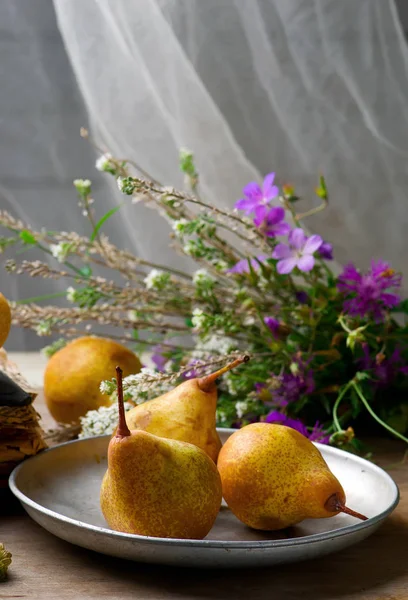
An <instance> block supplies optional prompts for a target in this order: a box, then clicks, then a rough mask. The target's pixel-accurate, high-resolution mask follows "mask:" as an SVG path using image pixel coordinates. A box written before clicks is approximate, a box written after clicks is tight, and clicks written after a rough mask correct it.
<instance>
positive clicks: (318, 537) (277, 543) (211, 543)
mask: <svg viewBox="0 0 408 600" xmlns="http://www.w3.org/2000/svg"><path fill="white" fill-rule="evenodd" d="M217 431H218V433H229V434H232V433H234V432H235V431H238V430H237V429H229V428H217ZM101 438H110V435H109V434H108V435H107V434H103V435H98V436H92V437H88V438H82V439H77V440H71V441H69V442H63V443H62V444H57V445H56V446H53V447H52V448H47V449H46V450H43V451H42V452H40V453H39V454H37V455H35V456H32V457H30V458H28V459H26V460H24V461H23V462H21V463H20V464H19V465H17V467H15V468H14V469H13V471H12V472H11V474H10V478H9V488H10V490H11V492H12V493H13V494H14V496H15V497H16V498H17V499H18V500H19V501H20V502H21V503H22V504H23V505H26V506H28V507H30V508H31V509H33V510H34V511H36V512H38V513H41V514H44V515H46V516H48V517H51V518H52V519H53V520H56V521H62V522H64V523H66V524H68V525H70V526H74V527H77V528H82V529H87V530H90V531H92V532H94V533H96V534H101V535H104V536H108V537H110V538H114V539H115V538H116V539H118V540H127V541H130V542H138V543H143V544H147V545H152V544H160V545H162V546H174V547H187V548H197V549H205V548H218V549H225V548H227V549H231V550H233V549H234V550H239V549H243V550H244V549H245V550H247V549H258V550H259V549H268V548H285V547H290V546H301V545H304V544H314V543H318V542H322V541H326V540H328V539H333V538H338V537H342V536H345V535H348V534H352V533H356V532H358V531H361V530H363V529H368V528H371V527H373V526H375V525H377V524H379V523H381V522H382V521H383V520H384V519H386V518H387V517H388V516H389V515H390V514H391V513H392V512H393V511H394V510H395V508H396V507H397V506H398V503H399V501H400V490H399V487H398V485H397V484H396V483H395V481H394V480H393V479H392V477H391V476H390V475H389V474H388V473H387V472H386V471H385V470H384V469H382V468H381V467H379V466H378V465H376V464H374V463H371V462H370V461H368V460H366V459H365V458H362V457H360V456H357V455H355V454H351V453H350V452H346V451H345V450H341V449H340V448H334V447H333V446H328V445H326V444H319V443H317V442H313V443H314V445H315V446H316V447H317V448H318V449H319V450H320V451H322V450H323V451H324V452H325V453H328V454H333V455H341V456H344V455H346V456H347V457H351V458H352V460H353V461H355V462H357V463H360V464H361V465H362V466H364V465H368V466H369V467H370V469H374V471H377V472H378V473H380V474H381V476H382V477H385V479H388V482H389V483H390V487H391V488H393V491H394V497H393V500H392V502H391V503H390V505H389V507H388V508H386V509H385V510H383V511H382V512H381V513H379V514H378V515H376V516H375V517H369V518H368V519H367V521H360V522H357V523H355V524H352V525H346V526H345V527H339V528H338V529H333V530H331V531H325V532H321V533H313V534H311V535H306V536H303V537H300V538H289V539H283V540H256V541H250V540H247V541H245V540H206V539H203V540H193V539H181V538H161V537H153V536H143V535H138V534H134V533H124V532H121V531H115V530H113V529H108V528H105V527H100V526H98V525H92V524H90V523H87V522H85V521H80V520H78V519H73V518H71V517H67V516H65V515H63V514H61V513H58V512H56V511H53V510H51V509H49V508H46V507H44V506H42V505H41V504H38V503H37V502H35V501H34V500H32V499H31V498H29V497H28V496H26V495H25V494H24V493H23V492H22V491H21V490H20V489H19V488H18V486H17V483H16V478H17V477H18V474H19V472H20V471H21V470H22V469H24V468H27V464H29V463H30V461H36V460H41V456H42V455H43V454H46V453H49V452H54V451H55V450H57V449H59V448H61V447H63V446H68V445H71V444H80V443H86V442H88V441H89V440H90V439H101ZM30 516H31V515H30ZM31 518H32V517H31ZM328 518H329V517H328ZM54 535H55V534H54Z"/></svg>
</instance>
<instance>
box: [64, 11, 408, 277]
mask: <svg viewBox="0 0 408 600" xmlns="http://www.w3.org/2000/svg"><path fill="white" fill-rule="evenodd" d="M54 3H55V7H56V11H57V17H58V22H59V26H60V29H61V32H62V35H63V38H64V40H65V44H66V48H67V50H68V54H69V56H70V59H71V62H72V65H73V68H74V71H75V73H76V76H77V79H78V82H79V86H80V89H81V90H82V93H83V96H84V98H85V102H86V105H87V108H88V111H89V114H90V115H91V117H92V121H93V128H94V130H95V131H97V133H98V137H99V138H100V139H102V140H103V141H104V142H105V143H106V144H107V145H108V146H109V147H110V148H111V149H112V150H113V152H120V153H121V154H122V155H123V154H124V155H127V156H129V157H131V158H133V159H135V160H136V162H138V163H139V164H140V165H141V166H143V167H144V168H145V169H147V170H148V171H149V172H151V173H152V174H153V175H154V176H155V177H157V178H158V179H160V180H161V181H164V182H165V183H171V184H175V185H180V184H181V177H180V175H179V174H178V171H177V168H178V167H177V162H178V161H177V156H178V149H179V148H180V147H181V146H187V147H188V148H190V149H192V150H193V151H194V152H195V154H196V158H197V164H198V167H199V171H200V173H201V182H202V190H203V193H204V194H205V195H206V196H207V197H208V198H210V199H211V200H212V201H214V202H216V203H218V204H220V205H229V206H231V205H232V204H233V202H234V201H235V200H236V199H237V198H238V197H239V196H240V191H241V188H242V186H243V185H244V184H245V183H247V182H248V181H249V180H251V179H253V178H256V177H260V174H264V173H267V172H269V171H272V170H274V171H276V172H277V174H278V176H279V179H280V181H286V180H290V181H293V182H294V183H295V184H296V185H297V186H298V188H299V190H300V191H301V192H302V193H303V194H304V195H307V196H310V197H311V195H312V190H313V186H314V185H315V183H316V180H317V176H318V173H319V172H321V173H323V174H324V175H325V176H326V179H327V182H328V186H329V190H330V192H331V207H330V209H329V210H328V211H327V212H326V213H325V214H324V215H321V216H318V217H315V218H314V219H313V220H310V221H309V223H308V224H309V226H310V228H311V229H312V230H314V231H319V232H320V233H322V235H323V236H324V237H326V238H327V239H329V240H331V241H332V242H333V243H334V245H335V251H336V257H337V259H339V260H340V261H342V262H344V261H347V260H351V259H353V260H355V261H356V262H357V263H358V264H359V265H360V266H361V267H364V266H365V265H367V264H368V262H369V260H370V258H371V257H372V256H374V257H380V256H381V257H384V258H386V259H390V260H391V261H392V263H393V265H394V266H395V267H396V268H398V269H401V270H403V271H405V272H407V265H406V261H405V253H406V250H407V247H408V236H406V235H405V231H406V226H407V223H408V209H407V191H408V185H407V184H408V171H407V166H406V165H407V158H408V51H407V47H406V42H405V39H404V37H403V33H402V29H401V25H400V22H399V19H398V14H397V11H396V7H395V5H394V3H393V2H385V1H384V0H359V2H356V1H355V0H342V1H341V2H339V1H338V0H314V1H311V0H205V1H203V0H137V1H134V0H81V2H72V0H54ZM136 210H137V209H136ZM122 218H123V221H122V226H123V227H124V228H127V229H128V231H129V230H130V229H131V230H132V232H133V233H134V234H135V235H134V245H135V247H137V249H138V250H140V251H141V252H142V254H144V255H145V254H146V253H147V254H149V255H150V256H155V255H156V254H157V251H158V252H159V254H162V256H161V257H159V258H163V257H164V256H166V259H169V257H168V255H167V253H166V255H165V254H163V252H164V247H165V246H163V245H161V246H160V248H157V237H156V235H152V233H153V231H154V225H152V222H150V227H151V229H150V230H147V228H146V224H145V222H144V219H142V218H140V219H139V218H137V217H136V218H135V219H134V221H133V222H132V223H131V222H130V221H129V220H128V218H127V215H126V214H125V213H124V214H123V215H122Z"/></svg>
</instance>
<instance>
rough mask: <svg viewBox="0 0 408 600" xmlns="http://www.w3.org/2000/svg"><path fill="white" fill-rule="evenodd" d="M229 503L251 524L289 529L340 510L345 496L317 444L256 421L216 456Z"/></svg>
mask: <svg viewBox="0 0 408 600" xmlns="http://www.w3.org/2000/svg"><path fill="white" fill-rule="evenodd" d="M217 466H218V470H219V473H220V475H221V481H222V491H223V496H224V499H225V501H226V503H227V504H228V507H229V508H230V509H231V511H232V512H233V513H234V515H235V516H236V517H237V518H238V519H239V520H240V521H242V522H243V523H245V524H246V525H248V526H249V527H252V528H253V529H261V530H269V531H274V530H278V529H285V528H286V527H290V526H292V525H295V524H297V523H300V522H301V521H303V520H304V519H311V518H314V519H319V518H325V517H333V516H334V515H337V514H338V513H340V512H344V513H347V514H349V515H352V516H354V517H357V518H359V519H362V520H365V519H366V518H367V517H365V516H364V515H361V514H360V513H357V512H355V511H353V510H351V509H349V508H348V507H346V505H345V503H346V496H345V493H344V490H343V488H342V486H341V484H340V482H339V481H338V480H337V478H336V477H335V476H334V475H333V473H332V472H331V471H330V469H329V467H328V465H327V463H326V461H325V460H324V458H323V456H322V455H321V453H320V451H319V450H318V448H316V446H314V445H313V444H312V442H311V441H310V440H308V439H307V438H306V437H305V436H303V435H302V434H301V433H299V432H298V431H296V430H295V429H292V428H291V427H286V426H284V425H277V424H269V423H252V424H251V425H247V426H245V427H243V428H242V429H240V430H238V431H236V432H235V433H234V434H233V435H232V436H231V437H229V438H228V440H227V441H226V442H225V444H224V446H223V447H222V449H221V452H220V454H219V457H218V463H217Z"/></svg>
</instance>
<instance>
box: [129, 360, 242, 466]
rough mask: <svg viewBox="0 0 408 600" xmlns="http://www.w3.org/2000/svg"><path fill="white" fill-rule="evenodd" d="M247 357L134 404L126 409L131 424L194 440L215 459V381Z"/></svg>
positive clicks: (219, 443)
mask: <svg viewBox="0 0 408 600" xmlns="http://www.w3.org/2000/svg"><path fill="white" fill-rule="evenodd" d="M248 360H249V356H242V357H239V358H237V359H236V360H234V361H233V362H231V363H230V364H228V365H226V366H225V367H223V368H222V369H219V370H218V371H216V372H215V373H211V374H210V375H206V376H204V377H198V378H194V379H189V380H187V381H184V382H183V383H181V384H180V385H178V386H177V387H175V388H174V389H173V390H171V391H169V392H166V393H165V394H163V395H162V396H159V397H158V398H155V399H154V400H148V401H147V402H144V403H143V404H139V405H138V406H135V407H134V408H132V409H130V410H129V411H128V412H127V413H126V422H127V424H128V427H129V428H130V429H143V430H144V431H148V432H149V433H153V434H155V435H158V436H160V437H165V438H171V439H173V440H180V441H182V442H188V443H190V444H194V445H195V446H198V447H199V448H201V449H202V450H204V452H206V453H207V454H208V456H210V457H211V458H212V459H213V461H214V462H216V460H217V457H218V453H219V451H220V448H221V440H220V438H219V436H218V433H217V430H216V417H215V410H216V407H217V386H216V384H215V381H216V379H217V378H218V377H220V376H221V375H222V374H223V373H226V372H227V371H230V370H231V369H233V368H234V367H236V366H238V365H240V364H242V363H243V362H247V361H248Z"/></svg>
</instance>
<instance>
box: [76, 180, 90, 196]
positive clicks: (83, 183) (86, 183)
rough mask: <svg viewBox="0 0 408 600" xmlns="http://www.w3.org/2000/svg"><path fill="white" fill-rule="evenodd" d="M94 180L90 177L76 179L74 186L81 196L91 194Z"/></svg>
mask: <svg viewBox="0 0 408 600" xmlns="http://www.w3.org/2000/svg"><path fill="white" fill-rule="evenodd" d="M91 185H92V181H91V180H90V179H74V186H75V188H76V191H77V192H78V194H79V195H80V196H89V194H90V193H91Z"/></svg>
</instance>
